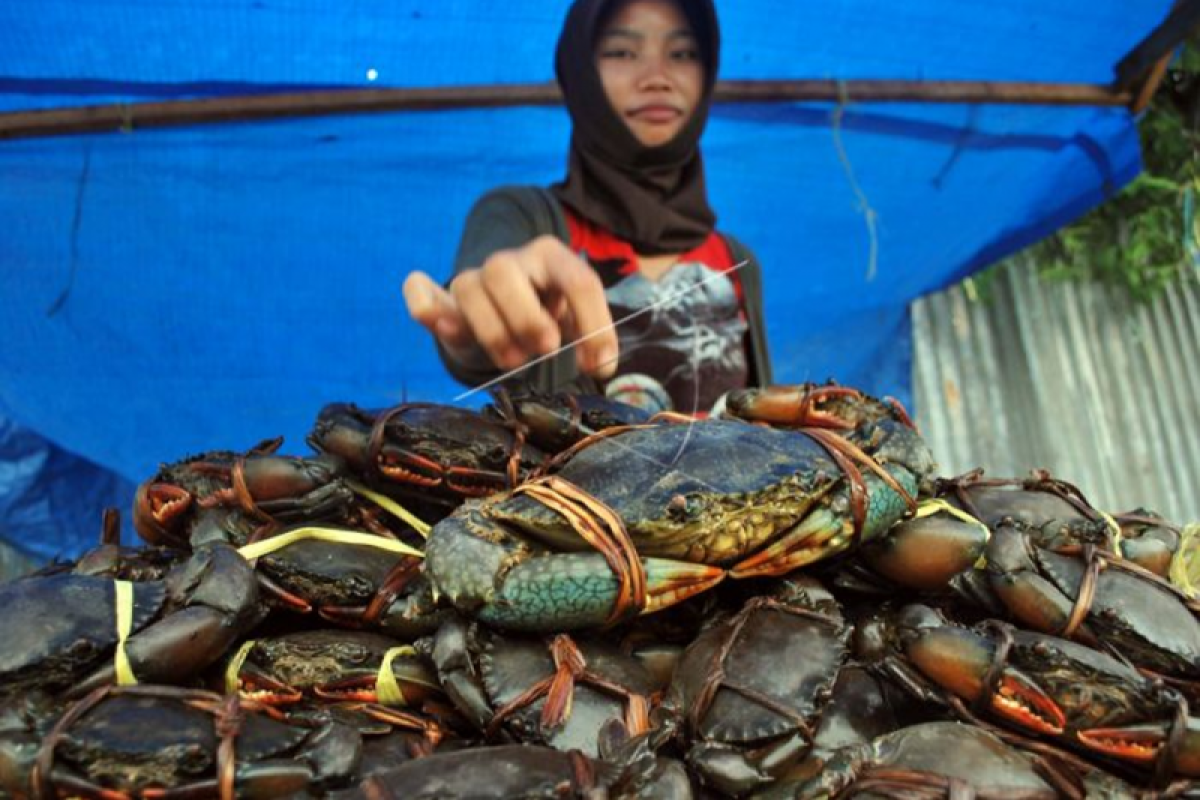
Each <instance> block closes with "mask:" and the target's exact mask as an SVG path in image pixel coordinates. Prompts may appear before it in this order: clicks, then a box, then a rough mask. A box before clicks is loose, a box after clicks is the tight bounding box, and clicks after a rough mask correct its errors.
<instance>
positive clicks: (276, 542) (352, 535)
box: [238, 528, 425, 561]
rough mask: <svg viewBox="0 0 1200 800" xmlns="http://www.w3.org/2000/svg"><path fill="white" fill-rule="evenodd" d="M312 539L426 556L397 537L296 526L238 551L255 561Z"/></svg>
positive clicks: (243, 556) (421, 556) (245, 557)
mask: <svg viewBox="0 0 1200 800" xmlns="http://www.w3.org/2000/svg"><path fill="white" fill-rule="evenodd" d="M310 539H316V540H318V541H322V542H334V543H335V544H357V545H362V546H363V547H374V548H376V549H378V550H386V551H388V552H389V553H399V554H400V555H405V556H416V557H417V558H424V557H425V554H424V553H422V552H421V551H420V550H417V549H416V548H414V547H409V546H408V545H406V544H404V542H398V541H396V540H395V539H385V538H384V537H382V536H375V535H374V534H370V533H362V532H361V531H348V530H343V529H341V528H296V529H295V530H292V531H288V532H287V533H281V534H279V535H278V536H272V537H271V538H270V539H263V540H262V541H261V542H255V543H254V544H248V545H246V546H245V547H241V548H239V549H238V552H239V553H241V554H242V558H244V559H246V560H247V561H253V560H254V559H256V558H262V557H263V556H266V555H270V554H271V553H274V552H276V551H278V550H282V549H283V548H285V547H287V546H288V545H290V544H295V543H296V542H303V541H308V540H310Z"/></svg>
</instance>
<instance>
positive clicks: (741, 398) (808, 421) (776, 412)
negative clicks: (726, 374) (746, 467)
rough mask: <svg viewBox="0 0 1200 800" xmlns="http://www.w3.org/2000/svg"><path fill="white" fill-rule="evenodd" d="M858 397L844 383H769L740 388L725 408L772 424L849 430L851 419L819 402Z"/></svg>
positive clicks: (734, 414)
mask: <svg viewBox="0 0 1200 800" xmlns="http://www.w3.org/2000/svg"><path fill="white" fill-rule="evenodd" d="M841 397H850V398H855V399H857V398H861V397H862V393H861V392H859V391H857V390H855V389H851V388H848V387H845V386H835V385H828V386H814V385H812V384H800V385H798V386H786V385H777V386H768V387H765V388H750V389H739V390H736V391H733V392H730V393H729V396H728V397H727V398H726V401H725V403H726V406H725V407H726V409H727V411H728V412H729V413H730V414H732V415H733V416H735V417H738V418H739V419H744V420H747V421H750V422H766V423H768V424H771V425H787V426H795V427H806V428H808V427H811V428H834V429H840V430H849V429H851V428H853V427H854V422H853V421H851V420H847V419H844V418H843V417H841V416H839V415H838V414H836V413H831V412H829V411H826V410H824V409H823V408H822V407H821V406H822V405H823V404H824V403H826V402H827V401H829V400H831V399H834V398H841Z"/></svg>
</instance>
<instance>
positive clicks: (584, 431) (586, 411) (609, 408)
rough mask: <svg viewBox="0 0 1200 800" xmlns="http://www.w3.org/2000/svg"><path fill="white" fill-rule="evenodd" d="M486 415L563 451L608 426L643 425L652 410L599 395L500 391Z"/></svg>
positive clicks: (540, 443) (550, 450) (541, 445)
mask: <svg viewBox="0 0 1200 800" xmlns="http://www.w3.org/2000/svg"><path fill="white" fill-rule="evenodd" d="M483 415H484V417H486V418H488V419H495V420H498V421H501V422H504V423H506V424H508V425H510V426H520V427H521V428H522V429H523V430H525V431H526V435H527V436H528V438H529V441H531V442H533V444H535V445H537V446H538V447H539V448H541V449H542V450H544V451H545V452H547V453H560V452H562V451H564V450H566V449H568V448H569V447H571V446H572V445H574V444H576V443H577V442H579V441H581V440H582V439H586V438H587V437H588V436H591V435H592V434H595V433H598V432H600V431H602V430H607V429H608V428H616V427H623V426H627V425H642V424H645V423H647V422H649V421H650V414H649V412H647V411H645V410H644V409H641V408H638V407H637V406H631V405H629V404H627V403H622V402H619V401H617V400H612V399H610V398H608V397H605V396H604V395H599V394H574V393H569V392H554V393H544V392H535V391H531V390H528V391H522V392H520V393H515V394H513V393H509V392H507V391H500V392H497V393H496V399H495V401H494V402H493V403H492V404H491V405H489V406H486V407H485V408H484V409H483Z"/></svg>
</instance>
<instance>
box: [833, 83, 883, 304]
mask: <svg viewBox="0 0 1200 800" xmlns="http://www.w3.org/2000/svg"><path fill="white" fill-rule="evenodd" d="M838 94H839V95H840V96H841V97H840V99H839V100H838V104H837V107H836V108H834V109H833V146H834V147H836V148H837V152H838V160H839V161H841V162H842V169H843V170H845V172H846V179H847V180H848V181H849V182H850V188H851V189H852V190H853V191H854V196H855V197H856V198H858V208H859V211H861V212H862V215H863V219H864V220H865V221H866V223H867V237H868V238H869V239H870V241H871V255H870V261H869V262H868V266H867V280H868V281H873V280H875V271H876V268H877V267H878V265H879V231H878V227H877V225H878V224H877V217H878V216H879V215H878V213H877V212H876V211H875V209H874V208H872V207H871V201H870V200H869V199H868V198H867V193H866V192H864V191H863V189H862V186H861V185H860V184H859V182H858V178H857V177H856V176H855V174H854V165H853V164H851V163H850V155H849V153H847V152H846V145H845V144H844V143H843V142H842V118H843V117H844V116H845V115H846V105H847V103H849V102H850V97H849V95H848V94H847V93H846V91H845V84H844V83H842V82H841V81H838Z"/></svg>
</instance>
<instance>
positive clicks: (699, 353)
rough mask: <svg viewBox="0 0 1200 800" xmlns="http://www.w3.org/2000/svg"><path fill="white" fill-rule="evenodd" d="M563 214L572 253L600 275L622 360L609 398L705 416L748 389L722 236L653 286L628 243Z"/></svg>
mask: <svg viewBox="0 0 1200 800" xmlns="http://www.w3.org/2000/svg"><path fill="white" fill-rule="evenodd" d="M566 211H567V213H566V217H567V227H568V229H569V231H570V235H571V242H570V244H571V249H572V250H574V251H575V252H577V253H579V254H580V255H581V256H583V257H585V258H586V259H587V261H588V262H589V263H590V264H591V265H592V266H593V267H594V268H595V270H596V272H597V273H598V274H599V275H600V279H601V280H602V281H603V283H604V289H605V296H606V297H607V298H608V305H609V309H610V311H611V312H612V317H613V321H614V322H615V323H616V324H617V339H618V342H619V346H620V362H619V364H618V366H617V372H616V375H615V376H614V377H613V378H612V379H610V380H609V381H608V382H607V383H606V384H605V385H604V387H603V388H604V391H605V393H606V394H607V395H608V396H609V397H613V398H615V399H618V400H622V401H624V402H626V403H631V404H633V405H637V406H641V407H643V408H646V409H648V410H650V411H664V410H673V411H680V412H684V413H689V414H692V413H700V414H705V413H707V412H709V411H710V410H711V409H712V407H713V405H714V404H715V403H716V402H717V401H718V400H719V399H720V398H721V396H722V395H724V394H725V393H726V392H728V391H729V390H731V389H736V388H741V387H744V386H746V385H747V381H748V379H749V367H748V363H747V356H746V330H747V323H746V314H745V308H744V306H745V300H744V297H743V291H742V285H741V281H740V280H739V279H738V274H737V272H736V271H732V268H733V266H734V262H733V256H732V254H731V253H730V251H729V246H728V244H727V243H726V242H725V239H724V238H722V237H721V235H720V234H718V233H716V232H715V231H714V232H713V233H711V234H709V237H708V239H706V240H705V241H704V243H703V244H701V245H700V246H699V247H696V248H695V249H693V250H690V251H688V252H686V253H684V254H683V255H681V256H680V258H679V260H678V261H677V262H676V263H675V264H674V265H673V266H672V267H671V268H670V269H669V270H667V272H665V273H664V274H663V275H662V276H661V277H660V278H658V279H657V280H650V279H649V278H647V277H646V276H644V275H643V274H642V272H641V271H640V270H639V269H638V261H637V254H636V253H635V252H634V250H633V247H632V246H631V245H630V244H629V243H628V242H625V241H622V240H620V239H618V238H616V237H615V236H613V235H612V234H611V233H609V232H608V231H607V230H604V229H603V228H600V227H599V226H597V225H594V224H592V223H591V222H589V221H588V220H586V219H583V218H581V217H579V216H577V215H575V214H574V213H572V212H571V211H570V210H569V209H567V210H566Z"/></svg>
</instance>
